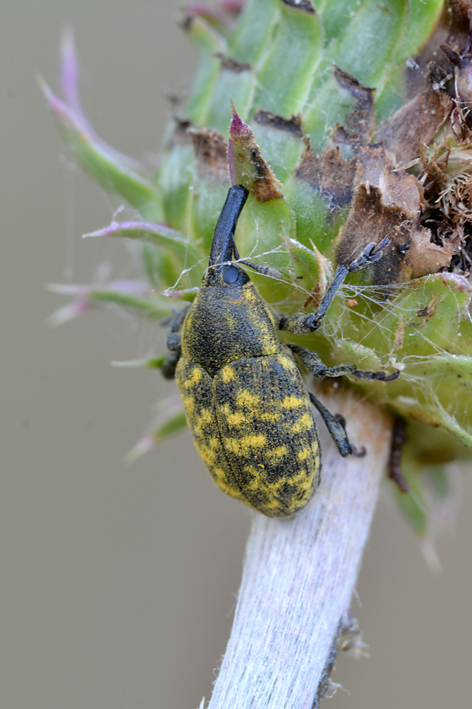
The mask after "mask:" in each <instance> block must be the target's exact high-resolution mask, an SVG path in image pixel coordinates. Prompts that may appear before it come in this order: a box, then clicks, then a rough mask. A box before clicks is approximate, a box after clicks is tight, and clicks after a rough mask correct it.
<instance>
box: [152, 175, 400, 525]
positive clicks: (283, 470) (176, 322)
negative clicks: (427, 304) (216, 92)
mask: <svg viewBox="0 0 472 709" xmlns="http://www.w3.org/2000/svg"><path fill="white" fill-rule="evenodd" d="M247 196H248V191H247V190H246V189H245V188H244V187H243V186H241V185H234V186H233V187H231V188H230V190H229V192H228V196H227V198H226V202H225V204H224V206H223V209H222V212H221V214H220V217H219V219H218V222H217V224H216V227H215V232H214V236H213V242H212V247H211V252H210V260H209V265H208V268H207V269H206V271H205V274H204V277H203V281H202V285H201V288H200V291H199V293H198V295H197V297H196V298H195V301H194V302H193V304H192V305H190V306H188V307H187V308H186V309H184V310H183V311H180V312H179V313H178V314H177V315H175V316H174V318H173V319H172V321H171V325H170V330H169V336H168V340H167V345H168V348H169V349H170V350H171V351H170V354H169V355H168V358H167V361H166V363H165V365H164V367H165V371H166V376H172V374H175V378H176V381H177V386H178V388H179V391H180V394H181V397H182V400H183V403H184V406H185V411H186V416H187V420H188V424H189V427H190V429H191V431H192V433H193V437H194V441H195V445H196V447H197V449H198V451H199V452H200V455H201V457H202V458H203V461H204V463H205V465H206V467H207V468H208V470H209V472H210V475H211V476H212V477H213V479H214V480H215V482H216V484H217V485H218V486H219V487H220V488H221V489H222V490H223V492H226V493H227V494H228V495H231V496H232V497H235V498H237V499H238V500H241V501H242V502H244V503H245V504H247V505H249V506H250V507H252V508H253V509H255V510H257V511H258V512H262V513H263V514H266V515H268V516H269V517H291V516H292V515H293V514H295V513H296V512H297V511H298V510H300V509H301V508H302V507H304V506H305V505H306V504H307V502H308V500H309V499H310V498H311V497H312V495H313V493H314V492H315V490H316V488H317V486H318V484H319V480H320V470H321V451H320V444H319V438H318V431H317V427H316V423H315V419H314V416H313V409H312V404H313V405H314V406H315V407H316V408H317V409H318V411H319V412H320V414H321V416H322V418H323V419H324V422H325V424H326V426H327V427H328V430H329V432H330V434H331V436H332V438H333V440H334V442H335V443H336V446H337V447H338V450H339V452H340V454H341V455H342V456H347V455H351V454H354V455H356V454H357V455H359V453H358V452H357V451H356V449H355V448H354V446H352V445H351V444H350V443H349V440H348V437H347V435H346V431H345V427H344V421H343V420H342V419H341V418H340V417H335V416H333V415H332V414H331V413H330V412H329V411H328V410H327V409H326V408H325V407H324V406H323V404H322V403H321V402H320V401H318V399H317V398H316V397H315V396H314V395H313V394H311V393H309V392H308V390H307V388H306V384H305V378H304V376H303V373H302V371H301V368H300V366H299V364H298V361H297V358H296V357H298V359H299V360H300V361H301V362H302V364H303V365H304V366H305V367H306V368H307V370H308V371H309V372H311V373H312V374H313V375H314V376H315V377H318V378H320V379H321V378H324V377H338V376H341V375H343V374H353V375H354V376H357V377H361V378H368V379H376V380H382V381H392V380H393V379H396V378H397V377H398V375H399V372H398V371H396V372H394V373H393V374H390V375H387V374H386V373H385V372H361V371H359V370H357V369H356V367H355V365H352V364H344V365H339V366H336V367H326V366H325V365H324V364H323V362H322V361H321V359H320V358H319V357H318V355H317V354H316V353H315V352H312V351H310V350H308V349H306V348H304V347H300V346H298V345H291V344H284V343H283V342H282V341H281V340H280V338H279V335H278V331H279V330H286V331H288V332H290V333H293V334H296V335H303V334H308V333H311V332H314V331H315V330H316V329H317V328H318V327H319V325H320V323H321V321H322V319H323V317H324V315H325V314H326V312H327V310H328V308H329V305H330V304H331V302H332V300H333V298H334V296H335V294H336V291H337V290H338V288H339V287H340V286H341V284H342V282H343V280H344V278H345V276H346V274H347V273H349V272H350V271H354V270H358V269H360V268H363V267H364V266H365V265H366V264H368V263H372V262H374V261H376V260H378V259H379V258H380V257H381V254H382V249H383V248H385V246H386V245H387V244H388V243H389V240H388V239H383V240H382V242H380V243H379V244H378V245H374V244H369V246H367V247H366V249H365V250H364V253H363V254H362V255H361V256H360V257H359V258H357V259H356V260H355V261H353V262H352V264H351V266H350V267H347V266H340V267H339V268H338V270H337V271H336V274H335V276H334V279H333V282H332V284H331V286H330V288H329V289H328V291H327V292H326V294H325V295H324V297H323V299H322V301H321V303H320V306H319V308H318V311H317V312H316V313H310V314H308V315H307V314H306V313H303V312H298V313H295V314H293V315H288V316H287V315H281V314H280V313H277V312H276V311H275V310H274V309H273V308H272V307H271V306H270V305H268V304H267V303H266V302H265V301H264V300H263V299H262V298H261V296H260V295H259V293H258V291H257V290H256V288H255V287H254V285H253V283H252V282H251V280H250V278H249V276H248V275H247V273H246V271H245V270H244V269H243V268H241V266H240V265H239V263H240V261H239V262H235V261H234V260H233V254H235V255H236V259H237V258H238V254H237V250H236V247H235V243H234V233H235V229H236V225H237V221H238V218H239V215H240V214H241V211H242V210H243V208H244V205H245V203H246V200H247ZM247 265H249V266H251V267H252V268H255V269H256V270H260V272H262V273H264V272H267V270H268V269H263V268H259V267H257V266H254V265H253V264H249V263H247ZM295 355H296V356H295Z"/></svg>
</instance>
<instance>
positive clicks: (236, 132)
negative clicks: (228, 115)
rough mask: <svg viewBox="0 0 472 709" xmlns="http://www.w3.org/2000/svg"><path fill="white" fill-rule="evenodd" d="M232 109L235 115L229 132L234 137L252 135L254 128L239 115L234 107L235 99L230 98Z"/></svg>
mask: <svg viewBox="0 0 472 709" xmlns="http://www.w3.org/2000/svg"><path fill="white" fill-rule="evenodd" d="M230 103H231V111H232V113H233V117H232V119H231V125H230V127H229V133H230V136H231V137H232V138H240V137H241V138H249V137H251V136H252V130H251V129H250V128H249V126H248V125H246V123H244V121H243V120H242V119H241V118H240V117H239V115H238V112H237V111H236V108H235V107H234V103H233V100H232V99H231V98H230Z"/></svg>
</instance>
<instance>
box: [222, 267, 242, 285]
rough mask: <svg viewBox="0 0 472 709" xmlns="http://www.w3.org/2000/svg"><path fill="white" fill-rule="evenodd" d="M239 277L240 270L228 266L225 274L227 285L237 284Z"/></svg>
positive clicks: (224, 278)
mask: <svg viewBox="0 0 472 709" xmlns="http://www.w3.org/2000/svg"><path fill="white" fill-rule="evenodd" d="M238 277H239V269H237V268H236V266H228V268H226V269H225V271H224V273H223V280H224V282H225V283H235V282H236V281H237V280H238Z"/></svg>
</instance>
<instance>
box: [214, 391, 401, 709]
mask: <svg viewBox="0 0 472 709" xmlns="http://www.w3.org/2000/svg"><path fill="white" fill-rule="evenodd" d="M325 403H326V404H327V405H328V406H329V408H330V410H331V411H336V412H340V413H342V414H343V415H344V416H345V417H346V420H347V422H348V425H347V430H348V433H349V437H350V440H351V441H352V442H354V443H355V445H356V446H361V445H364V446H365V447H366V449H367V454H366V456H365V457H363V458H355V457H353V456H351V457H349V458H347V459H342V458H341V457H340V456H339V453H338V452H337V450H336V449H335V448H334V445H332V443H331V442H330V441H328V436H327V435H326V433H325V432H324V431H321V434H322V444H323V472H322V482H321V485H320V487H319V489H318V491H317V493H316V495H315V497H314V499H313V500H312V501H311V502H310V504H309V505H308V506H307V507H306V508H305V509H304V510H302V512H300V513H298V514H297V515H296V517H295V518H294V519H293V520H288V521H287V520H275V519H269V518H267V517H264V516H263V515H255V517H254V520H253V524H252V530H251V534H250V537H249V541H248V545H247V549H246V557H245V561H244V569H243V577H242V583H241V588H240V591H239V597H238V603H237V608H236V613H235V619H234V624H233V629H232V632H231V637H230V640H229V642H228V647H227V649H226V653H225V656H224V658H223V661H222V664H221V669H220V672H219V675H218V679H217V680H216V683H215V687H214V692H213V696H212V698H211V701H210V704H209V707H208V709H250V708H251V709H312V708H313V707H316V706H318V700H319V697H320V695H321V694H322V693H323V688H324V686H325V684H326V678H327V670H328V668H329V666H330V664H331V663H332V661H333V659H334V656H335V648H336V641H337V638H338V635H339V630H340V627H342V624H343V621H344V620H345V618H346V617H347V614H348V609H349V604H350V601H351V596H352V593H353V590H354V585H355V583H356V579H357V574H358V571H359V565H360V560H361V556H362V551H363V549H364V545H365V543H366V540H367V536H368V532H369V528H370V524H371V521H372V517H373V514H374V510H375V505H376V502H377V497H378V489H379V483H380V479H381V477H382V474H383V471H384V470H385V464H386V460H387V455H388V450H389V445H390V436H391V422H390V419H389V417H388V416H387V415H385V414H384V413H382V412H381V411H379V409H378V408H376V407H375V406H372V405H371V404H369V403H366V402H363V401H360V400H359V398H357V397H356V396H355V395H353V394H337V395H336V396H332V397H330V399H329V400H326V399H325Z"/></svg>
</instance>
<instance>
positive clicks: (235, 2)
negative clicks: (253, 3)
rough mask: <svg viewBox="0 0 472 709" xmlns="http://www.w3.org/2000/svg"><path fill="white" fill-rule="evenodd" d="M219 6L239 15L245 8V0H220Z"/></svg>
mask: <svg viewBox="0 0 472 709" xmlns="http://www.w3.org/2000/svg"><path fill="white" fill-rule="evenodd" d="M218 4H219V6H220V7H222V8H223V10H226V12H231V13H232V14H234V15H239V13H240V12H241V11H242V9H243V8H244V0H220V2H219V3H218Z"/></svg>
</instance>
